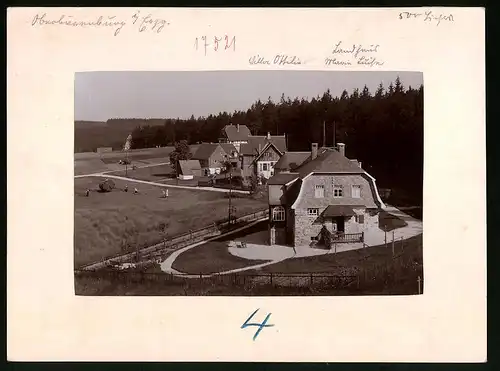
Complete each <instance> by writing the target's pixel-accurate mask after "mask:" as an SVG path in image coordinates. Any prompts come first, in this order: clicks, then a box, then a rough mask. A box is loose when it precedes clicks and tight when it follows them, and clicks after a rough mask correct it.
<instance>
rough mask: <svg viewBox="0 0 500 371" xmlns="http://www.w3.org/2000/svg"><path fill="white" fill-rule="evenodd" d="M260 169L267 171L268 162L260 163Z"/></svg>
mask: <svg viewBox="0 0 500 371" xmlns="http://www.w3.org/2000/svg"><path fill="white" fill-rule="evenodd" d="M262 171H269V164H268V163H267V162H263V163H262Z"/></svg>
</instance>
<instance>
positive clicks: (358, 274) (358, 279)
mask: <svg viewBox="0 0 500 371" xmlns="http://www.w3.org/2000/svg"><path fill="white" fill-rule="evenodd" d="M357 287H358V289H359V274H358V284H357Z"/></svg>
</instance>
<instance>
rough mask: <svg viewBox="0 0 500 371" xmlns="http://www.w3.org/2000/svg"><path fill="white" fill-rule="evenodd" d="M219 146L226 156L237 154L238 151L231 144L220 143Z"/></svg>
mask: <svg viewBox="0 0 500 371" xmlns="http://www.w3.org/2000/svg"><path fill="white" fill-rule="evenodd" d="M220 146H221V147H222V149H223V150H224V152H226V154H227V155H231V153H233V152H236V153H238V150H237V149H236V147H235V146H234V144H232V143H220Z"/></svg>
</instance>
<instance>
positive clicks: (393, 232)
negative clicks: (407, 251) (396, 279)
mask: <svg viewBox="0 0 500 371" xmlns="http://www.w3.org/2000/svg"><path fill="white" fill-rule="evenodd" d="M392 256H394V231H392Z"/></svg>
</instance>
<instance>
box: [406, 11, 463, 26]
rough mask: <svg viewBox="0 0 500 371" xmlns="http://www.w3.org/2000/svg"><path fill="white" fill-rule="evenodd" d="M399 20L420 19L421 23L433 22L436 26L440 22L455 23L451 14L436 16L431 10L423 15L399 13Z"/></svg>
mask: <svg viewBox="0 0 500 371" xmlns="http://www.w3.org/2000/svg"><path fill="white" fill-rule="evenodd" d="M398 18H399V19H422V21H423V22H427V23H432V22H435V23H436V26H439V25H440V24H441V22H442V21H445V22H455V19H454V18H453V14H451V13H449V14H443V13H441V14H436V13H433V12H432V10H429V11H426V12H424V13H412V12H401V13H399V17H398Z"/></svg>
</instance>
